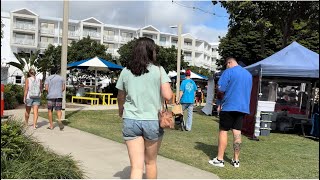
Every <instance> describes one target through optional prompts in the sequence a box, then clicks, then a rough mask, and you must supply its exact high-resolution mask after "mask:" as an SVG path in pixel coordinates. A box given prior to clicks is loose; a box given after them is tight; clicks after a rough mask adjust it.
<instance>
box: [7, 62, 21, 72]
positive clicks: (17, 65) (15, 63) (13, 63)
mask: <svg viewBox="0 0 320 180" xmlns="http://www.w3.org/2000/svg"><path fill="white" fill-rule="evenodd" d="M7 64H8V65H11V66H14V67H16V68H18V69H19V70H21V71H22V72H23V69H24V66H23V65H22V64H20V63H17V62H8V63H7Z"/></svg>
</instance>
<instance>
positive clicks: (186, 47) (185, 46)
mask: <svg viewBox="0 0 320 180" xmlns="http://www.w3.org/2000/svg"><path fill="white" fill-rule="evenodd" d="M183 48H184V49H186V50H192V46H190V45H184V46H183Z"/></svg>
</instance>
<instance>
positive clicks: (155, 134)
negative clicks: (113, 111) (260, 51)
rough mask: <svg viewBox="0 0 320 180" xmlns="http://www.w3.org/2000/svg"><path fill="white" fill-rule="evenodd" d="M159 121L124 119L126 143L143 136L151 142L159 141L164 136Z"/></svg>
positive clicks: (123, 132) (123, 129)
mask: <svg viewBox="0 0 320 180" xmlns="http://www.w3.org/2000/svg"><path fill="white" fill-rule="evenodd" d="M163 133H164V132H163V129H162V128H161V127H160V126H159V121H158V120H134V119H127V118H124V119H123V127H122V135H123V139H124V140H125V141H128V140H133V139H135V138H138V137H139V136H142V137H143V138H144V139H146V140H149V141H157V140H158V139H160V138H161V137H162V136H163Z"/></svg>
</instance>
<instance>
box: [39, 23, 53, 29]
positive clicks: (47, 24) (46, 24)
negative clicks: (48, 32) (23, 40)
mask: <svg viewBox="0 0 320 180" xmlns="http://www.w3.org/2000/svg"><path fill="white" fill-rule="evenodd" d="M42 28H46V29H54V24H53V23H45V22H43V23H41V29H42Z"/></svg>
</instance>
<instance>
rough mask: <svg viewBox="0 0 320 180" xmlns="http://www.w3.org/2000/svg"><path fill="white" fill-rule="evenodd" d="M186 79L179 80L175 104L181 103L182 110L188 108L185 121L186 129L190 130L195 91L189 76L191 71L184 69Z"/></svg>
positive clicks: (194, 85) (195, 86)
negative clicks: (178, 94) (178, 95)
mask: <svg viewBox="0 0 320 180" xmlns="http://www.w3.org/2000/svg"><path fill="white" fill-rule="evenodd" d="M185 75H186V79H185V80H183V81H182V82H181V87H180V97H179V98H178V100H177V104H179V103H181V105H182V109H183V111H184V110H185V109H188V118H187V122H186V127H185V129H186V131H191V126H192V115H193V106H194V101H195V95H196V91H197V85H196V83H195V82H194V81H193V80H192V79H191V78H190V76H191V71H190V70H186V73H185Z"/></svg>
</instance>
